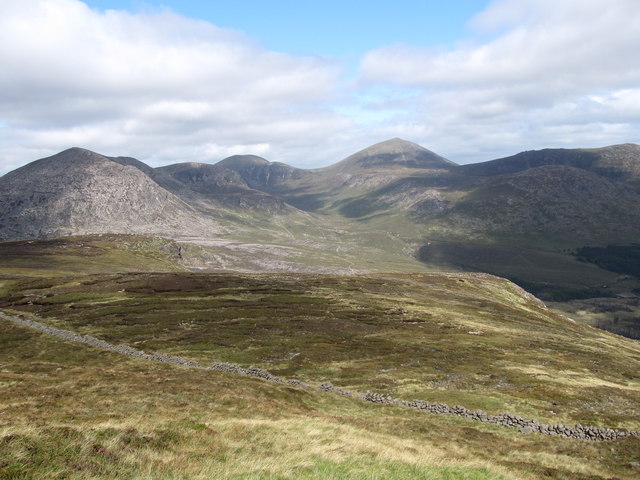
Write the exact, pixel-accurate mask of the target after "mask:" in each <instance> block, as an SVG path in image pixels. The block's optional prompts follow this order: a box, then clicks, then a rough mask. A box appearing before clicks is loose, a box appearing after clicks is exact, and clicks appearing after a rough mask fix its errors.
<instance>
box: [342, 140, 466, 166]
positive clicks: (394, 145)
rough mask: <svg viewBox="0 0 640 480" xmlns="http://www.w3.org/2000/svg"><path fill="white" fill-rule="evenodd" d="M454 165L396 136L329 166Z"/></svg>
mask: <svg viewBox="0 0 640 480" xmlns="http://www.w3.org/2000/svg"><path fill="white" fill-rule="evenodd" d="M455 165H456V164H455V163H453V162H451V161H449V160H447V159H446V158H444V157H441V156H440V155H438V154H436V153H434V152H432V151H431V150H427V149H426V148H424V147H421V146H420V145H417V144H415V143H413V142H409V141H407V140H403V139H401V138H397V137H396V138H391V139H389V140H385V141H384V142H380V143H376V144H375V145H371V146H370V147H367V148H365V149H363V150H360V151H359V152H357V153H354V154H353V155H351V156H349V157H347V158H346V159H344V160H342V161H341V162H339V163H337V164H335V165H334V166H333V167H329V168H334V167H336V168H339V169H341V170H345V169H353V168H356V169H372V168H380V167H382V168H384V167H405V168H421V169H434V168H435V169H442V168H444V169H447V168H451V167H452V166H455Z"/></svg>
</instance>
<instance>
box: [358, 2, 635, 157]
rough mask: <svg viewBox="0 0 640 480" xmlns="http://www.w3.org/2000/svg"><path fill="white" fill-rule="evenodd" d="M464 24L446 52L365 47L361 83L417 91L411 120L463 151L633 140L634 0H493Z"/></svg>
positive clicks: (491, 150) (441, 142)
mask: <svg viewBox="0 0 640 480" xmlns="http://www.w3.org/2000/svg"><path fill="white" fill-rule="evenodd" d="M470 26H471V27H472V28H473V29H474V31H475V32H476V35H475V37H473V38H472V39H470V40H467V41H466V42H465V43H461V44H460V45H458V46H457V47H455V48H453V49H451V50H447V51H432V50H430V49H428V48H419V47H415V46H408V45H391V46H387V47H383V48H379V49H376V50H373V51H371V52H369V53H367V54H366V55H365V56H364V58H363V59H362V62H361V72H362V78H361V84H362V85H363V86H367V85H368V86H371V85H374V86H375V85H381V84H384V85H400V86H410V87H413V88H420V89H421V92H422V94H421V96H419V98H418V100H417V101H416V103H415V105H414V108H413V111H412V112H411V117H410V119H411V121H412V122H413V123H423V124H426V125H428V126H429V127H430V128H428V129H427V131H428V132H429V133H430V134H431V135H434V136H435V137H434V138H435V141H436V143H437V144H442V145H453V143H452V142H454V139H455V138H458V145H459V147H458V151H459V152H460V153H461V154H462V155H465V151H466V152H467V153H466V155H472V152H473V145H474V144H475V145H476V148H477V149H478V151H479V152H481V151H482V150H485V151H486V152H487V153H492V152H494V151H496V150H498V149H500V148H502V149H504V148H505V147H507V148H508V147H509V146H513V148H515V149H520V150H521V149H525V148H529V146H533V147H536V148H540V147H541V146H552V144H555V145H567V146H587V145H591V144H593V141H594V140H595V139H596V138H598V139H601V140H604V141H608V142H612V143H613V142H615V141H638V140H639V136H638V133H636V132H638V131H639V130H638V128H637V127H639V126H640V104H639V103H638V102H637V101H635V100H637V97H638V92H640V57H639V56H638V47H639V46H640V9H639V8H638V3H637V1H636V0H611V1H609V2H606V4H603V2H602V1H600V0H563V1H561V2H558V1H556V0H499V1H494V2H493V3H492V4H491V5H490V6H489V7H488V8H487V9H486V10H485V11H484V12H482V13H481V14H479V15H477V16H476V17H475V18H474V19H473V20H472V21H471V22H470ZM407 119H408V118H407ZM407 119H405V120H407ZM611 126H615V128H611ZM553 132H555V133H553ZM496 134H497V135H496ZM594 134H597V135H596V137H594ZM469 135H470V136H469ZM497 136H501V138H502V141H501V139H500V138H496V137H497ZM425 140H427V141H428V139H425ZM493 142H495V143H493ZM453 150H454V151H455V148H454V149H453ZM450 151H451V150H450ZM496 153H497V152H496Z"/></svg>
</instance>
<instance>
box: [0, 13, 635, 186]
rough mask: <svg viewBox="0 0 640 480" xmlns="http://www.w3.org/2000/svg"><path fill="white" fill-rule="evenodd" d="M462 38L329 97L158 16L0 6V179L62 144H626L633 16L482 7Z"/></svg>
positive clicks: (342, 70)
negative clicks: (395, 141) (399, 140)
mask: <svg viewBox="0 0 640 480" xmlns="http://www.w3.org/2000/svg"><path fill="white" fill-rule="evenodd" d="M470 27H471V29H472V32H473V35H472V36H471V37H470V38H467V39H461V41H460V43H459V44H458V45H457V46H455V47H454V48H452V49H449V50H443V49H432V48H427V47H419V46H410V45H390V46H387V47H384V48H379V49H376V50H373V51H371V52H369V53H368V54H366V55H365V56H364V57H363V58H362V59H361V77H360V79H359V80H358V81H356V82H352V83H347V82H346V80H345V78H348V77H349V74H348V72H349V66H348V65H344V64H340V63H339V62H337V61H335V60H332V59H327V58H320V57H300V56H293V55H287V54H283V53H278V52H273V51H268V50H266V49H265V48H263V47H262V46H261V45H260V44H259V43H258V42H257V41H255V40H254V39H252V38H250V37H249V36H247V35H246V34H244V33H242V32H239V31H234V30H229V29H222V28H219V27H216V26H215V25H212V24H210V23H207V22H203V21H198V20H193V19H188V18H184V17H181V16H179V15H176V14H172V13H171V12H166V11H165V12H158V13H144V14H132V13H128V12H125V11H116V10H110V11H106V12H103V13H101V12H98V11H95V10H91V9H90V8H88V7H87V6H86V5H85V4H84V3H82V2H81V1H80V0H0V66H1V68H0V174H2V173H4V172H6V171H8V170H10V169H12V168H15V167H17V166H19V165H21V164H23V163H26V162H28V161H31V160H34V159H36V158H39V157H42V156H45V155H50V154H53V153H56V152H57V151H60V150H62V149H64V148H68V147H70V146H81V147H85V148H90V149H92V150H95V151H98V152H100V153H104V154H107V155H130V156H135V157H137V158H139V159H141V160H143V161H148V162H150V163H155V164H165V163H173V162H179V161H217V160H219V159H221V158H223V157H225V156H227V155H232V154H236V153H255V154H258V155H263V156H265V157H266V158H268V159H270V160H274V161H283V162H287V163H291V164H294V165H296V166H300V167H315V166H321V165H324V164H327V163H330V162H335V161H338V160H340V159H341V158H344V157H346V156H347V155H349V154H351V153H353V152H355V151H356V150H358V149H360V148H364V147H366V146H368V145H370V144H372V143H375V142H379V141H382V140H385V139H387V138H390V137H394V136H399V137H403V138H406V139H408V140H411V141H414V142H417V143H420V144H422V145H424V146H425V147H427V148H430V149H432V150H434V151H436V152H438V153H440V154H441V155H444V156H446V157H448V158H450V159H452V160H454V161H458V162H467V161H480V160H489V159H492V158H497V157H500V156H506V155H510V154H513V153H516V152H518V151H521V150H525V149H531V148H545V147H553V146H564V147H583V146H584V147H588V146H603V145H607V144H613V143H621V142H640V56H638V54H637V51H638V50H639V49H640V8H638V0H606V1H605V0H560V1H559V0H497V1H494V2H493V3H491V4H490V5H489V7H488V8H487V9H486V10H485V11H484V12H482V13H481V14H479V15H478V16H476V17H475V18H474V19H472V20H471V22H470ZM293 41H294V40H293V39H292V42H293Z"/></svg>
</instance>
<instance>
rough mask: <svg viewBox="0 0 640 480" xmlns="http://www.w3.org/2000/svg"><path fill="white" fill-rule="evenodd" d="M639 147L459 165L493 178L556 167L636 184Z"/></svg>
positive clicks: (557, 151)
mask: <svg viewBox="0 0 640 480" xmlns="http://www.w3.org/2000/svg"><path fill="white" fill-rule="evenodd" d="M639 158H640V145H636V144H633V143H625V144H621V145H611V146H608V147H602V148H591V149H586V148H576V149H564V148H545V149H543V150H531V151H526V152H520V153H518V154H516V155H512V156H510V157H505V158H499V159H497V160H491V161H488V162H483V163H473V164H469V165H463V166H462V167H461V169H462V170H463V171H464V172H465V173H467V174H470V175H482V176H495V175H504V174H510V173H517V172H522V171H524V170H528V169H531V168H537V167H541V166H547V165H559V166H568V167H575V168H580V169H583V170H588V171H591V172H594V173H597V174H599V175H603V176H606V177H609V178H615V179H623V180H636V181H640V161H638V159H639Z"/></svg>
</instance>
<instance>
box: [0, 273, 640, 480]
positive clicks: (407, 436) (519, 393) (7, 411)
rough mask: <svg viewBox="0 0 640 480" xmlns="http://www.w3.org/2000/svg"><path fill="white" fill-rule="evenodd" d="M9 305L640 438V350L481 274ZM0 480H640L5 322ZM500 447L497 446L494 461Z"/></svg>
mask: <svg viewBox="0 0 640 480" xmlns="http://www.w3.org/2000/svg"><path fill="white" fill-rule="evenodd" d="M0 288H2V298H1V299H0V308H2V309H3V310H6V311H10V312H13V313H17V314H21V315H24V316H27V317H33V318H36V319H38V321H41V322H44V323H49V324H51V325H54V326H57V327H60V328H67V329H71V330H74V331H76V332H78V333H85V334H91V335H94V336H97V337H100V338H103V339H104V340H106V341H109V342H112V343H126V344H130V345H132V346H135V347H136V348H139V349H143V350H145V351H149V352H152V351H160V352H165V353H173V354H177V355H180V356H183V357H187V358H192V359H195V360H198V361H200V362H201V363H203V364H207V362H212V361H220V360H222V361H233V362H237V363H241V364H243V365H246V366H248V365H250V364H253V365H257V366H260V367H263V368H267V369H268V370H270V371H272V372H273V373H275V374H278V375H281V376H284V377H288V378H292V377H295V378H299V379H301V380H305V381H307V382H309V383H314V384H318V383H320V382H323V381H327V380H328V381H332V382H333V383H334V384H336V385H337V386H340V387H343V388H348V389H351V390H356V391H365V390H375V391H383V392H388V393H391V394H393V395H394V396H395V397H398V398H404V399H412V398H424V399H427V400H431V401H443V402H446V403H449V404H455V403H460V404H462V405H464V406H466V407H468V408H483V409H485V410H487V411H488V412H489V413H497V412H500V411H511V412H513V413H517V414H520V415H523V416H528V417H534V418H537V419H539V420H541V421H544V422H547V423H557V422H565V423H572V422H573V423H575V422H580V423H583V424H592V425H598V426H605V427H617V428H626V429H640V422H639V416H638V404H639V402H638V401H639V399H640V396H639V392H640V388H639V382H640V379H638V374H637V372H638V371H640V348H639V347H638V344H637V342H633V341H631V340H628V339H624V338H621V337H616V336H614V335H610V334H608V333H606V332H601V331H598V330H595V329H591V328H589V327H585V326H582V325H578V324H575V323H572V322H571V321H569V320H568V319H567V318H565V317H562V316H560V315H558V314H556V313H554V312H553V311H550V310H547V309H546V308H544V307H543V306H541V305H540V304H538V303H537V302H536V301H535V300H534V299H532V298H530V297H528V296H527V295H526V294H525V293H524V292H522V291H521V290H519V289H518V288H517V287H515V286H513V285H512V284H510V283H508V282H506V281H504V280H502V279H497V278H495V277H489V276H483V275H463V274H460V275H442V274H425V275H377V276H359V277H330V276H317V275H279V276H265V275H204V274H190V273H162V274H160V273H158V274H149V273H117V274H116V273H114V274H109V275H91V276H83V275H67V276H61V277H39V278H36V277H6V278H5V279H4V280H3V283H2V286H1V287H0ZM0 390H1V392H2V394H1V395H0V478H78V479H79V478H83V479H84V478H142V479H145V478H148V479H158V478H160V479H162V478H167V479H179V478H185V479H186V478H202V479H205V478H207V479H208V478H292V479H293V478H296V479H297V478H354V479H359V478H363V479H364V478H366V479H369V478H380V479H382V478H385V479H387V478H392V479H393V478H426V479H431V478H438V479H440V478H452V479H453V478H456V479H457V478H463V479H464V478H469V479H485V478H514V479H529V478H531V479H533V478H541V477H544V478H558V479H560V478H575V479H596V478H612V477H615V478H629V479H631V478H637V475H638V467H637V464H638V463H639V462H640V443H639V440H638V439H637V438H636V439H626V440H622V441H616V442H580V441H575V440H569V439H561V438H555V437H544V436H540V435H521V434H519V433H518V432H516V431H512V430H509V429H505V428H501V427H498V426H495V425H490V424H477V423H471V422H468V421H465V420H463V419H459V418H454V417H446V416H432V415H425V414H420V413H418V412H415V411H411V410H407V409H401V408H398V407H393V406H377V405H367V404H363V403H361V402H359V401H358V400H355V399H349V398H344V397H340V396H336V395H332V394H321V393H319V392H315V391H312V390H302V389H299V388H294V387H292V386H283V385H273V384H268V383H265V382H263V381H260V380H256V379H250V378H243V377H237V376H232V375H228V374H223V373H219V372H212V371H198V370H192V369H185V368H180V367H176V366H171V365H162V364H153V363H150V362H145V361H142V360H136V359H132V358H128V357H123V356H119V355H117V354H114V353H110V352H104V351H99V350H96V349H93V348H90V347H86V346H83V345H75V344H70V343H66V342H64V341H62V340H57V339H53V338H48V337H45V336H43V335H41V334H39V333H37V332H34V331H31V330H28V329H25V328H21V327H17V326H14V325H12V324H9V323H7V322H0ZM488 446H490V448H488Z"/></svg>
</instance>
